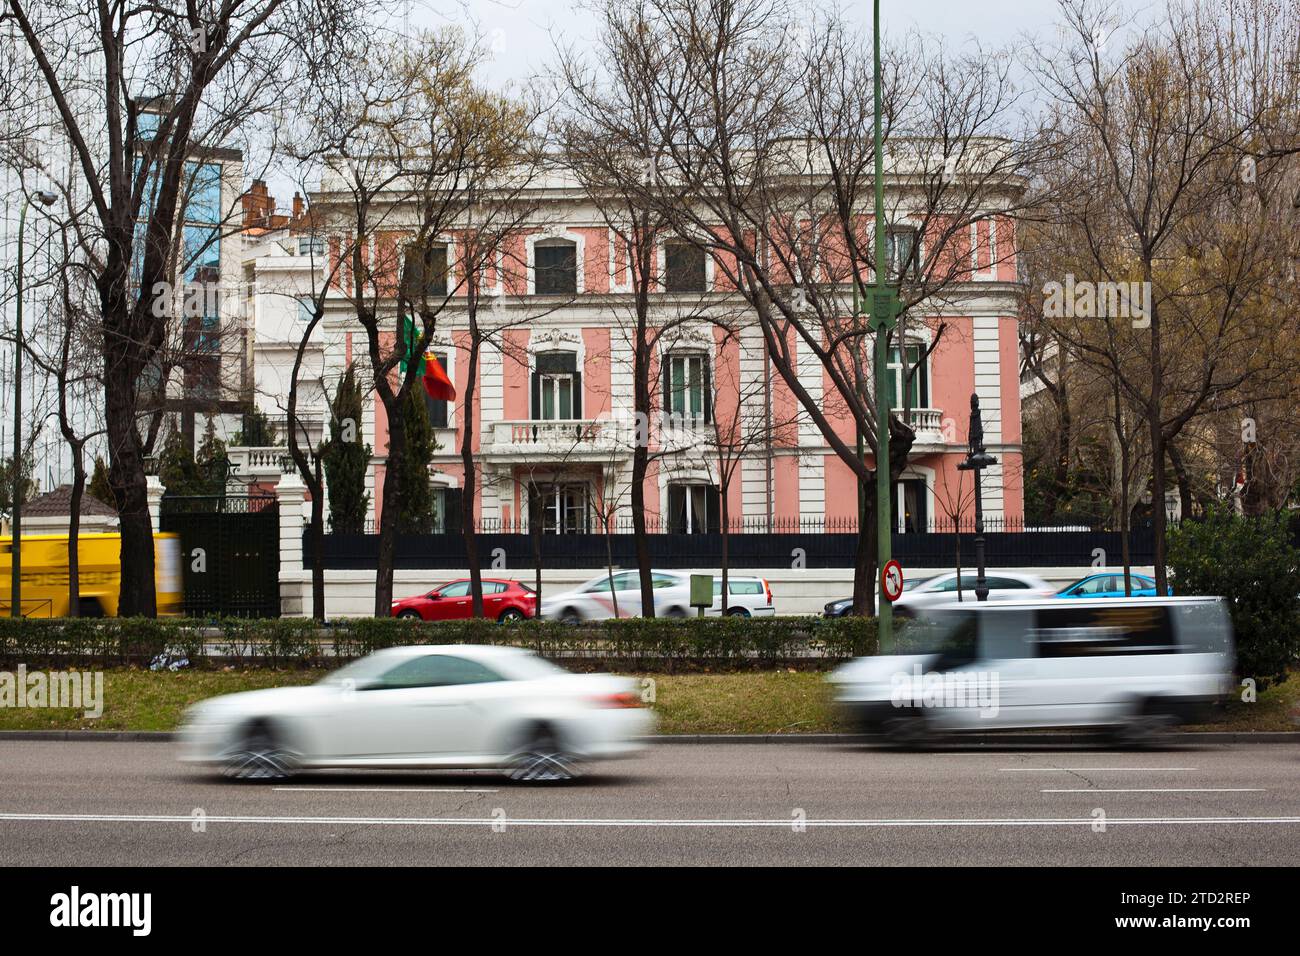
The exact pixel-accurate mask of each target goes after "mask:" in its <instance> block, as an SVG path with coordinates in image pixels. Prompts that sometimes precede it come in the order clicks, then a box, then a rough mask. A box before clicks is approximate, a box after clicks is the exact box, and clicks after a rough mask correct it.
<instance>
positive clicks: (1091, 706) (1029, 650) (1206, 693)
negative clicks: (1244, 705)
mask: <svg viewBox="0 0 1300 956" xmlns="http://www.w3.org/2000/svg"><path fill="white" fill-rule="evenodd" d="M895 640H896V644H897V652H896V653H894V654H890V655H881V656H877V657H863V658H859V659H857V660H855V661H852V662H850V663H848V664H845V665H843V666H842V667H840V668H838V669H837V670H835V671H834V672H833V673H832V674H831V676H830V680H831V682H832V683H833V684H834V685H835V698H836V701H837V703H838V705H839V707H840V708H841V709H842V710H843V711H844V712H845V713H846V715H847V716H848V717H849V718H850V720H851V721H852V722H853V723H854V724H855V725H856V726H857V727H859V728H860V729H862V730H864V731H868V732H884V733H886V734H889V735H890V736H892V737H894V738H895V739H896V740H897V741H898V742H900V743H917V742H920V741H923V740H926V739H928V738H929V737H930V735H931V734H934V733H947V732H956V731H993V730H1007V729H1012V728H1038V727H1098V728H1111V729H1113V730H1115V731H1116V732H1117V733H1118V735H1119V736H1120V737H1121V739H1123V740H1125V741H1126V742H1129V743H1141V742H1145V741H1147V740H1149V739H1151V738H1152V737H1153V736H1154V735H1155V734H1157V733H1158V732H1159V731H1161V730H1163V729H1165V728H1168V727H1170V726H1172V725H1173V724H1175V723H1178V722H1180V721H1186V720H1195V719H1196V718H1198V717H1199V716H1200V715H1201V714H1202V713H1203V712H1204V710H1205V708H1206V706H1207V705H1209V704H1212V703H1213V702H1214V701H1216V700H1217V699H1220V698H1221V697H1222V695H1223V693H1224V691H1225V690H1226V689H1228V688H1229V687H1231V683H1232V669H1233V645H1232V624H1231V621H1230V619H1229V617H1228V611H1227V608H1226V607H1225V605H1224V603H1223V601H1222V600H1221V599H1219V598H1176V597H1164V598H1161V597H1145V598H1113V599H1110V600H1107V601H1075V600H1069V599H1059V598H1058V599H1051V600H1036V601H997V602H990V603H983V604H979V603H976V604H970V603H962V604H946V605H943V606H942V607H938V608H928V609H926V610H924V611H922V612H920V614H919V615H918V616H917V619H916V620H914V621H910V622H908V624H907V626H906V627H905V628H901V629H900V630H899V632H898V634H897V635H896V637H895Z"/></svg>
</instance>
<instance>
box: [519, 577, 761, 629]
mask: <svg viewBox="0 0 1300 956" xmlns="http://www.w3.org/2000/svg"><path fill="white" fill-rule="evenodd" d="M692 573H694V574H713V576H714V577H713V606H712V607H710V608H707V609H706V610H705V613H706V614H711V615H714V616H716V615H719V614H723V613H726V614H728V615H731V616H736V617H770V616H772V615H775V614H776V606H775V604H774V603H773V599H772V588H771V586H770V585H769V584H768V583H767V581H766V580H764V579H763V578H760V577H755V576H754V575H744V574H731V575H728V580H727V590H728V592H729V598H728V600H727V603H726V608H725V610H724V608H723V604H722V576H721V575H720V574H717V573H716V572H710V571H704V572H701V571H695V572H691V571H651V572H650V575H651V582H652V584H653V588H654V596H655V617H679V618H680V617H688V616H694V615H695V614H696V613H698V611H697V609H696V608H693V607H691V574H692ZM615 608H617V614H615ZM540 616H541V617H544V618H547V619H549V620H554V621H567V622H570V623H577V622H578V621H603V620H607V619H608V618H612V617H615V616H617V617H640V616H641V575H640V574H639V573H638V572H637V571H615V572H614V573H613V575H610V574H608V573H606V574H599V575H597V576H596V577H594V578H592V579H591V580H590V581H587V582H585V583H583V584H580V585H579V586H578V587H576V588H574V589H573V590H571V591H562V592H560V593H557V594H548V593H546V592H545V591H543V592H542V607H541V611H540Z"/></svg>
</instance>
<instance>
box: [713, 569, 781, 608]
mask: <svg viewBox="0 0 1300 956" xmlns="http://www.w3.org/2000/svg"><path fill="white" fill-rule="evenodd" d="M727 593H728V597H727V603H726V608H725V609H724V608H723V604H722V575H721V574H717V575H714V578H713V607H711V608H709V609H708V610H706V611H705V612H704V613H706V614H713V615H718V614H726V615H727V616H728V617H774V616H775V615H776V604H775V602H774V601H773V598H772V585H770V584H768V583H767V579H766V578H760V577H755V576H754V575H747V574H728V575H727Z"/></svg>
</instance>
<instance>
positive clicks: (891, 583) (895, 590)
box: [880, 561, 903, 604]
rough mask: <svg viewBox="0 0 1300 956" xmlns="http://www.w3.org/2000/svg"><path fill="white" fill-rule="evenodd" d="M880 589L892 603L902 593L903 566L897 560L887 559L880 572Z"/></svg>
mask: <svg viewBox="0 0 1300 956" xmlns="http://www.w3.org/2000/svg"><path fill="white" fill-rule="evenodd" d="M880 590H881V592H882V593H884V595H885V597H886V598H887V599H888V600H889V603H890V604H893V603H894V602H895V601H897V600H898V599H899V597H900V596H901V595H902V593H903V566H902V565H901V564H899V563H898V562H897V561H889V562H887V563H886V564H885V566H884V568H883V569H882V570H881V572H880Z"/></svg>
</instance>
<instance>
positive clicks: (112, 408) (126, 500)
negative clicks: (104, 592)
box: [104, 339, 158, 617]
mask: <svg viewBox="0 0 1300 956" xmlns="http://www.w3.org/2000/svg"><path fill="white" fill-rule="evenodd" d="M110 341H111V339H110ZM120 351H122V350H121V349H116V348H113V347H112V346H111V345H110V346H108V347H106V348H105V369H104V399H105V411H106V414H105V420H106V424H107V427H108V452H109V469H108V483H109V485H110V487H112V489H113V497H114V498H115V499H116V500H117V502H118V505H119V508H120V511H119V514H118V519H119V529H120V531H121V535H122V539H121V540H122V545H121V547H122V550H121V562H120V563H121V578H120V582H121V583H120V588H119V591H118V611H117V613H118V615H119V616H120V617H135V616H143V617H156V616H157V614H158V603H157V601H158V597H157V594H156V592H155V590H154V562H153V520H152V518H151V517H150V515H149V496H148V492H147V490H146V483H145V476H144V457H143V456H142V455H141V451H140V442H139V435H138V434H137V433H136V429H135V382H134V379H133V378H132V376H131V375H130V369H129V368H125V367H124V365H126V364H127V363H126V358H125V356H121V355H117V354H114V353H117V352H120Z"/></svg>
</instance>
